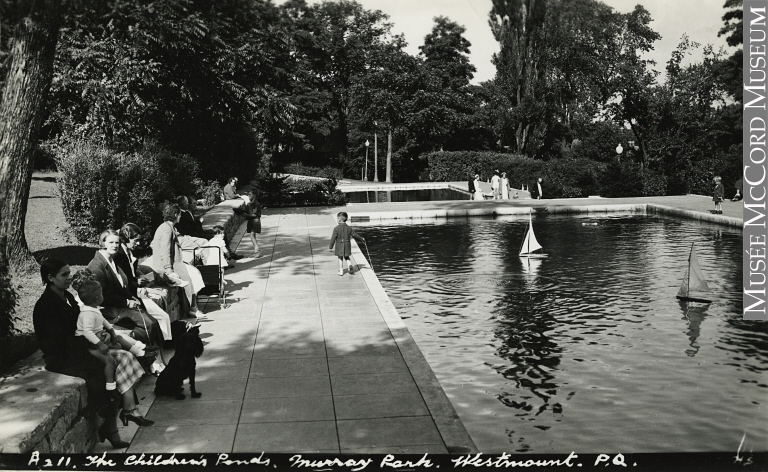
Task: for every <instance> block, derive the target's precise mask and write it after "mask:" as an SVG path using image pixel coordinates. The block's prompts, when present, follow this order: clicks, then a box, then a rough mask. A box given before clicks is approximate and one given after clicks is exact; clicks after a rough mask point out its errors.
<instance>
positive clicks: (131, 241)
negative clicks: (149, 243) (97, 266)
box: [114, 223, 176, 341]
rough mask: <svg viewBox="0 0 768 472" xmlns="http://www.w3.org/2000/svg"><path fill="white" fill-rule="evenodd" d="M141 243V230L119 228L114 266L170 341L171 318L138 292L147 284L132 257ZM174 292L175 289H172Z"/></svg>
mask: <svg viewBox="0 0 768 472" xmlns="http://www.w3.org/2000/svg"><path fill="white" fill-rule="evenodd" d="M142 241H143V236H142V231H141V228H139V227H138V226H136V225H135V224H133V223H126V224H124V225H123V227H122V228H120V248H119V249H118V251H117V254H115V256H114V260H115V264H116V265H117V267H119V268H120V269H122V271H123V273H125V275H126V276H128V290H129V291H130V292H131V295H132V296H133V297H138V298H139V299H140V300H141V303H142V304H143V305H144V309H145V310H146V311H147V314H149V316H151V317H152V318H154V319H156V320H157V323H158V325H159V326H160V330H161V331H162V332H163V339H164V340H165V341H170V340H171V339H172V338H171V317H170V316H169V315H168V313H166V312H165V310H163V309H162V308H160V306H158V304H157V303H155V302H154V301H153V300H152V299H151V298H149V297H148V296H146V291H145V290H142V291H139V287H145V286H147V284H148V283H149V282H148V281H147V279H145V278H143V277H139V272H138V270H137V269H138V268H137V264H138V262H139V260H138V259H137V258H136V257H134V254H133V250H134V249H137V247H138V246H139V245H140V244H141V242H142ZM172 289H173V290H176V289H175V288H172Z"/></svg>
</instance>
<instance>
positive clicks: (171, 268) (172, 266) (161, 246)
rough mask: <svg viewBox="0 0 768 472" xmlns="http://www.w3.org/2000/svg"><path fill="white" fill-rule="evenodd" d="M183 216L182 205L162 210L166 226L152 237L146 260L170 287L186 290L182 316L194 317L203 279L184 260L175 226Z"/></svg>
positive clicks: (168, 206) (169, 206)
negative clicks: (179, 287) (150, 250)
mask: <svg viewBox="0 0 768 472" xmlns="http://www.w3.org/2000/svg"><path fill="white" fill-rule="evenodd" d="M180 216H181V211H180V210H179V205H177V204H175V203H171V204H169V205H167V206H166V207H165V208H164V209H163V220H164V222H163V224H161V225H160V227H159V228H157V231H155V236H154V237H153V238H152V244H151V246H152V257H150V258H149V259H147V262H148V265H149V266H150V267H151V268H152V270H154V271H155V272H157V273H158V274H159V276H160V279H161V280H163V281H164V282H166V283H168V284H171V285H178V284H177V282H178V281H182V284H181V285H179V286H182V285H183V287H184V293H185V295H186V296H185V297H182V298H181V300H182V302H185V304H184V303H182V313H185V314H186V313H189V315H191V316H195V315H197V313H198V309H197V292H199V291H200V290H202V289H203V287H204V286H205V284H204V283H203V277H202V275H200V271H199V270H197V269H196V268H195V267H194V266H191V265H189V264H185V263H184V261H183V260H182V257H181V245H180V244H179V237H178V233H177V232H176V229H175V228H174V226H175V225H176V223H178V221H179V218H180Z"/></svg>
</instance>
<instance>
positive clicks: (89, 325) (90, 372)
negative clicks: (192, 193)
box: [33, 196, 234, 448]
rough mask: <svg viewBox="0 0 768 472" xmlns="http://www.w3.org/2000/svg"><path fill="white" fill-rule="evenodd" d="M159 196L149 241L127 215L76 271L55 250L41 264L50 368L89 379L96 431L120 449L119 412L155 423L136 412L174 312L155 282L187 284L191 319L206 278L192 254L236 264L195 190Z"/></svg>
mask: <svg viewBox="0 0 768 472" xmlns="http://www.w3.org/2000/svg"><path fill="white" fill-rule="evenodd" d="M158 203H159V204H158V206H157V209H158V210H159V211H160V216H161V218H160V219H161V221H160V222H159V223H158V224H157V225H156V227H155V228H154V232H153V234H154V236H153V237H152V240H151V244H150V245H149V248H148V247H147V245H146V244H144V241H145V237H144V232H143V231H142V228H140V227H139V226H137V225H135V224H133V223H126V224H124V225H123V226H122V227H121V228H120V229H119V230H113V229H107V230H105V231H103V232H102V233H101V235H100V236H99V241H98V242H99V249H98V250H97V251H96V253H95V254H94V257H93V259H92V260H91V261H90V262H89V263H88V266H87V268H85V269H81V270H79V271H77V273H75V274H72V271H71V270H70V267H69V265H68V264H67V263H66V262H65V261H62V260H58V259H48V260H45V261H43V262H42V263H41V266H40V274H41V278H42V282H43V284H44V285H45V287H46V288H45V290H44V292H43V294H42V295H41V297H40V299H39V300H38V301H37V303H36V305H35V308H34V313H33V323H34V328H35V333H36V335H37V338H38V343H39V345H40V349H41V351H42V352H43V359H44V360H45V364H46V369H47V370H50V371H53V372H58V373H61V374H65V375H73V376H78V377H81V378H83V379H85V380H86V384H87V386H88V392H89V405H91V406H92V407H93V408H95V410H96V411H97V412H98V413H99V415H100V416H102V417H103V418H104V423H103V425H102V426H101V428H100V429H99V431H98V433H99V439H100V440H101V442H104V441H105V440H109V442H110V443H111V444H112V446H113V447H115V448H125V447H127V446H128V444H127V443H125V442H124V441H122V440H121V439H120V435H119V433H118V428H117V418H119V419H120V420H121V421H122V423H123V425H127V424H128V422H129V421H132V422H134V423H136V424H138V425H140V426H150V425H152V424H153V422H152V421H150V420H147V419H146V418H143V417H142V416H141V414H140V413H139V411H138V409H137V407H136V405H137V403H138V397H137V396H136V394H135V389H134V386H135V383H136V381H138V380H139V379H140V378H141V377H142V376H143V375H144V374H145V373H150V374H154V375H159V374H160V372H162V370H163V369H164V367H165V355H164V351H163V345H164V343H165V342H166V341H170V340H172V335H171V317H170V316H169V315H168V313H166V311H165V310H164V309H163V308H162V307H161V306H159V305H158V304H157V303H156V302H155V301H153V300H152V297H151V295H152V291H153V290H155V291H157V290H160V291H162V290H181V291H183V294H182V293H181V291H180V292H179V295H180V297H179V306H180V313H181V314H182V316H183V317H191V318H193V319H194V318H196V315H198V313H199V310H198V308H197V300H196V294H197V292H199V291H200V290H201V289H202V288H203V287H204V284H203V279H202V276H201V275H200V271H199V270H198V269H196V268H195V266H194V265H193V264H192V263H191V262H192V253H193V252H194V253H199V254H200V257H202V258H204V260H203V263H204V264H206V265H208V264H218V265H220V267H221V268H222V270H223V269H224V267H225V266H228V264H229V263H228V261H227V259H226V256H232V255H233V254H234V253H233V251H229V249H228V248H227V243H226V241H225V239H224V237H225V236H224V228H223V227H221V226H215V227H214V228H213V229H212V230H210V231H209V232H206V231H204V229H203V227H202V220H201V219H198V218H196V217H195V216H194V205H195V204H196V203H197V202H196V201H195V200H194V199H193V198H188V197H185V196H180V197H178V198H177V199H176V200H175V202H171V201H170V199H165V198H161V199H160V202H158ZM190 205H192V207H190ZM150 248H151V255H149V254H148V253H149V249H150ZM197 249H200V251H197ZM193 250H194V251H193ZM144 256H146V257H144ZM70 287H71V288H73V289H74V290H75V291H76V292H77V296H75V295H73V294H72V293H71V292H70ZM193 322H194V321H193ZM115 327H118V328H121V329H118V330H116V329H115ZM120 407H122V411H121V412H120V415H119V416H118V415H117V412H118V410H119V409H120Z"/></svg>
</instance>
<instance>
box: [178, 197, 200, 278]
mask: <svg viewBox="0 0 768 472" xmlns="http://www.w3.org/2000/svg"><path fill="white" fill-rule="evenodd" d="M176 203H177V204H178V205H179V210H180V211H181V213H180V214H179V222H178V223H176V225H175V226H174V227H175V229H176V232H177V233H178V238H179V244H180V245H181V256H182V258H183V260H184V262H187V263H190V264H191V263H192V257H193V255H195V256H197V257H198V260H200V258H201V251H199V250H198V251H195V249H198V248H201V247H203V246H205V245H206V244H208V240H207V239H206V238H204V237H203V234H202V232H201V233H198V232H197V231H196V230H197V227H196V225H195V217H194V216H193V215H192V212H191V211H190V210H189V202H188V200H187V197H185V196H184V195H182V196H180V197H178V198H176ZM198 223H199V221H198ZM201 226H202V225H201Z"/></svg>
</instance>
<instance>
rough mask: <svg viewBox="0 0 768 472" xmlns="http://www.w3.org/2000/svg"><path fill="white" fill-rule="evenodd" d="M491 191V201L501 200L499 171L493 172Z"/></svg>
mask: <svg viewBox="0 0 768 472" xmlns="http://www.w3.org/2000/svg"><path fill="white" fill-rule="evenodd" d="M491 190H492V191H493V199H494V200H498V199H500V198H501V177H499V171H498V170H495V171H493V177H491Z"/></svg>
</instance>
